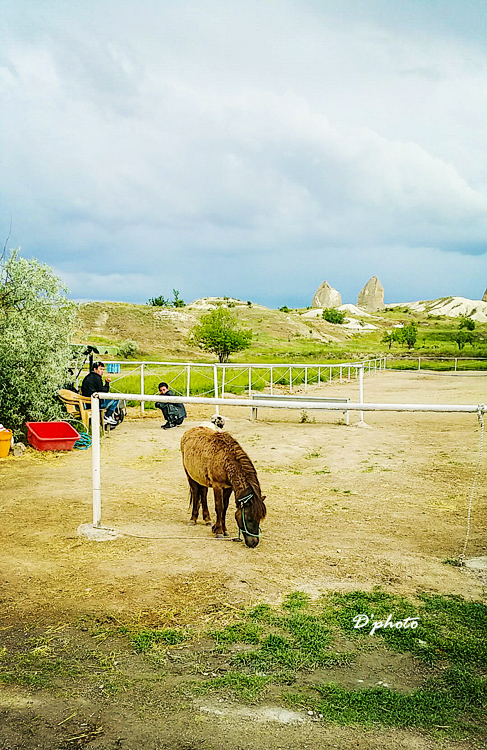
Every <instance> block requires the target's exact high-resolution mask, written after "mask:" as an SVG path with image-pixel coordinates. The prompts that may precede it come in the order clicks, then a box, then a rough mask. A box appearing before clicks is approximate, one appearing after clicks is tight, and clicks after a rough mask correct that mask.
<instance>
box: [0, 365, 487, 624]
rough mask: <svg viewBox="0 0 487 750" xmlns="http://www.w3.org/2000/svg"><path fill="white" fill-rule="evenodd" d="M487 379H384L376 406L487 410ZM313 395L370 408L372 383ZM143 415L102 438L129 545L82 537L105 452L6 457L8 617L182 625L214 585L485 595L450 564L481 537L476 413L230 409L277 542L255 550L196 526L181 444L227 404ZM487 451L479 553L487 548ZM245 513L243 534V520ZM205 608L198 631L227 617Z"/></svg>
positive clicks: (234, 591) (244, 598) (1, 472)
mask: <svg viewBox="0 0 487 750" xmlns="http://www.w3.org/2000/svg"><path fill="white" fill-rule="evenodd" d="M485 385H486V377H485V376H483V377H482V376H478V377H476V376H453V375H440V374H427V373H393V372H384V373H380V374H374V375H371V376H370V377H367V378H366V379H365V400H366V401H371V402H384V403H388V402H389V403H391V402H405V403H408V402H410V403H413V402H416V403H452V404H453V403H463V404H477V403H481V402H482V401H485V400H486V398H485V396H486V388H485ZM308 392H309V393H310V394H314V395H319V394H320V393H321V394H323V395H327V396H328V395H337V396H338V395H339V396H349V397H350V398H351V399H352V400H358V398H357V394H358V384H357V382H356V381H352V382H350V383H343V384H341V385H340V384H334V385H332V386H329V385H327V386H325V385H321V386H320V387H313V388H310V389H309V391H308ZM131 411H132V414H131V415H129V418H127V420H126V421H125V422H124V423H123V425H121V427H120V428H118V429H117V430H116V431H115V432H113V433H112V435H111V436H110V438H107V439H105V440H104V441H103V443H102V514H103V515H102V523H103V525H105V526H108V527H115V528H116V529H117V530H119V531H120V532H123V535H122V536H120V537H119V538H117V539H115V540H114V541H109V542H94V541H88V540H86V539H82V538H79V537H78V536H77V528H78V526H79V525H80V524H83V523H87V522H91V519H92V505H91V503H92V494H91V493H92V490H91V451H73V452H72V453H48V452H45V453H37V452H35V451H33V450H31V449H29V450H28V451H27V453H26V454H25V455H24V456H23V457H21V458H8V459H4V460H2V461H1V462H0V481H1V485H2V511H3V519H4V523H3V525H2V529H1V534H2V545H1V568H2V580H1V587H2V598H3V602H4V605H3V613H4V617H6V618H7V621H12V618H16V617H18V616H22V617H26V618H27V619H28V618H29V617H34V618H35V619H36V621H39V620H42V619H43V618H46V619H48V620H49V621H52V618H53V617H54V618H62V617H65V616H66V615H68V614H69V616H73V615H74V616H76V615H77V614H80V613H82V612H84V611H87V612H90V613H93V612H99V613H105V614H117V613H118V614H122V613H123V612H127V613H128V612H132V613H133V612H134V611H146V610H151V609H160V608H161V607H163V606H165V605H167V604H168V603H169V602H170V603H171V607H172V608H175V609H176V610H180V615H179V620H180V621H182V620H184V610H185V607H186V605H187V600H188V598H189V599H190V600H191V603H192V605H194V603H195V599H194V597H195V596H197V592H198V591H199V590H201V591H202V592H204V596H205V597H207V598H208V596H209V597H210V599H213V598H216V599H217V600H219V601H220V600H222V599H224V600H225V601H227V602H228V604H229V606H232V605H237V604H238V605H240V604H249V603H251V602H257V601H261V600H267V601H270V602H275V601H279V600H280V599H281V598H282V596H283V595H284V594H285V593H287V592H289V591H291V590H295V589H301V590H304V591H306V592H309V593H310V594H312V595H313V596H317V595H319V594H320V592H323V591H327V590H330V589H338V590H349V589H356V588H366V589H370V588H371V587H373V586H375V585H377V584H379V585H381V586H383V587H386V588H387V589H389V590H391V591H394V592H402V593H411V592H416V591H418V590H427V591H435V592H448V593H458V594H462V595H463V596H466V597H476V598H477V597H479V596H480V595H481V590H482V585H483V583H485V581H483V580H482V574H479V573H473V572H470V571H467V570H465V569H458V568H455V567H453V566H451V565H445V564H444V562H443V561H444V560H445V559H447V558H454V557H456V556H458V554H459V553H460V552H461V551H462V548H463V544H464V540H465V532H466V514H467V507H468V500H469V496H470V491H471V487H472V480H473V477H474V472H475V468H476V464H477V461H478V453H479V424H478V419H477V416H476V415H475V414H468V415H463V414H406V413H366V414H365V419H366V421H367V423H368V424H369V425H370V426H371V428H372V429H368V430H366V429H358V428H356V427H354V424H356V422H357V421H358V414H357V413H354V412H352V413H351V419H350V426H349V427H347V426H345V425H344V424H339V421H340V418H341V415H339V414H338V413H324V412H319V413H313V414H311V413H310V414H309V417H310V418H311V419H314V420H316V421H315V422H306V423H300V418H301V412H299V411H288V410H285V411H281V410H275V409H274V410H271V409H265V410H259V420H258V421H257V422H251V421H250V420H249V412H250V410H247V409H246V408H245V409H243V408H242V409H238V408H237V407H233V408H232V407H230V406H229V407H228V408H222V410H221V411H222V413H223V414H225V415H227V416H229V417H230V421H229V422H228V430H229V431H230V432H231V433H232V434H233V435H234V436H235V437H236V438H237V439H238V440H239V441H240V442H241V444H242V446H243V447H244V448H245V449H246V450H247V452H248V453H249V455H250V456H251V458H252V460H253V461H254V463H255V466H256V468H257V471H258V474H259V477H260V481H261V486H262V489H263V492H264V494H265V495H266V496H267V500H266V504H267V509H268V515H267V518H266V520H265V523H264V537H263V539H262V541H261V542H260V544H259V546H258V547H257V548H256V549H255V550H250V549H248V548H247V547H245V545H243V544H237V543H234V542H231V541H218V540H215V539H213V537H212V534H211V531H210V529H209V528H208V527H206V526H204V525H203V524H202V523H200V524H198V526H196V527H188V525H187V524H188V520H189V506H188V499H189V495H188V486H187V482H186V478H185V475H184V472H183V469H182V465H181V457H180V451H179V441H180V438H181V434H182V432H183V431H184V429H187V428H188V427H190V426H192V425H194V424H197V423H198V422H199V421H201V419H202V418H203V417H205V416H206V417H208V416H209V415H210V414H211V411H212V410H211V411H210V410H208V409H207V408H206V407H204V408H203V407H201V408H200V407H195V406H190V407H189V408H188V413H189V417H188V419H187V420H186V422H185V424H184V425H183V426H182V427H180V428H177V429H174V430H167V431H165V430H161V429H160V415H159V412H157V413H154V412H149V413H147V412H146V417H145V418H141V417H140V416H139V411H138V410H137V409H133V410H131ZM486 453H487V449H486V451H484V456H483V467H482V472H481V475H480V478H479V481H478V483H477V489H476V492H475V497H474V502H473V512H472V523H471V532H470V541H469V544H468V549H467V557H479V556H483V555H486V545H487V541H486V539H485V534H484V530H485V528H486V526H487V523H486V522H487V512H486V486H485V482H484V481H483V477H484V476H485V463H486ZM230 503H231V504H230V510H231V508H232V505H233V499H232V500H231V501H230ZM210 508H211V505H210ZM229 519H230V524H229V530H230V532H231V533H233V532H236V525H235V521H234V519H233V511H232V512H231V513H230V514H229ZM202 595H203V594H202ZM202 605H203V602H202ZM210 609H211V608H210ZM190 610H191V620H192V622H194V619H195V618H196V620H198V618H201V619H202V620H204V619H205V618H207V617H209V616H210V615H211V611H210V612H208V608H207V607H205V606H202V607H201V611H200V612H198V608H197V607H196V609H195V607H194V606H191V608H190ZM188 616H189V615H188Z"/></svg>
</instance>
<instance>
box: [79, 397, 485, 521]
mask: <svg viewBox="0 0 487 750" xmlns="http://www.w3.org/2000/svg"><path fill="white" fill-rule="evenodd" d="M106 395H107V394H106V393H94V394H93V395H92V397H91V425H92V427H91V432H92V477H93V527H94V528H95V529H100V528H101V470H100V464H101V441H100V398H102V399H103V398H106ZM110 397H111V398H114V399H117V400H124V401H141V402H142V400H145V401H152V402H154V403H155V402H156V401H161V397H160V396H146V395H145V394H144V395H141V394H139V393H110ZM360 397H361V398H362V393H361V394H360ZM164 401H165V402H168V403H173V404H207V405H213V406H215V407H218V406H244V407H247V408H248V407H249V406H253V407H261V408H265V409H301V410H303V409H305V410H306V411H307V410H309V409H321V410H325V411H343V403H335V404H333V403H323V402H313V401H309V402H303V401H299V402H298V401H294V402H293V401H273V402H269V401H265V400H259V399H252V400H250V399H241V398H240V399H224V398H202V397H198V396H164ZM347 409H348V410H350V411H358V412H361V413H362V412H364V411H398V412H437V413H438V412H440V413H452V414H455V413H462V414H478V416H479V417H481V416H482V415H483V414H485V412H486V411H487V407H486V406H485V405H484V404H369V403H363V402H359V403H348V404H347Z"/></svg>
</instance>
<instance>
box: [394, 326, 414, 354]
mask: <svg viewBox="0 0 487 750" xmlns="http://www.w3.org/2000/svg"><path fill="white" fill-rule="evenodd" d="M394 336H395V339H396V341H398V342H399V343H400V344H404V345H405V346H407V347H408V348H409V349H413V348H414V345H415V343H416V339H417V338H418V326H417V325H416V323H415V322H414V320H413V321H411V323H409V325H407V326H404V328H398V329H397V331H395V332H394Z"/></svg>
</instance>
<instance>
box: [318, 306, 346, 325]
mask: <svg viewBox="0 0 487 750" xmlns="http://www.w3.org/2000/svg"><path fill="white" fill-rule="evenodd" d="M323 320H327V321H328V323H335V324H338V325H341V324H342V323H343V321H344V320H345V313H344V312H342V311H341V310H335V308H334V307H325V309H324V310H323Z"/></svg>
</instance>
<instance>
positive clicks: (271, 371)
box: [108, 357, 386, 412]
mask: <svg viewBox="0 0 487 750" xmlns="http://www.w3.org/2000/svg"><path fill="white" fill-rule="evenodd" d="M108 364H110V365H120V367H121V368H122V366H123V367H127V365H128V366H129V367H130V368H131V369H129V370H128V371H127V370H125V369H123V370H121V372H119V373H114V375H115V377H112V379H111V384H110V393H112V394H113V393H114V392H116V391H117V385H116V384H117V382H118V381H123V380H124V379H125V378H127V377H130V376H131V375H135V374H138V375H139V377H140V386H139V388H140V390H139V393H138V394H137V395H146V394H148V393H149V392H150V390H151V386H150V384H149V382H148V379H149V378H152V380H151V382H152V383H153V382H154V381H153V378H154V376H155V377H156V378H158V379H159V380H165V382H167V383H168V385H169V386H170V387H172V386H173V384H174V383H176V382H177V383H178V385H177V388H176V389H177V390H178V391H179V392H180V393H185V394H186V396H187V397H189V396H190V395H191V390H192V388H191V386H192V383H194V376H195V375H196V374H198V376H199V379H200V383H199V387H198V392H199V395H201V396H210V395H212V396H213V397H214V398H220V397H221V398H225V392H227V393H228V392H235V391H238V392H239V393H248V394H249V396H250V395H251V394H252V389H253V388H254V389H255V390H261V389H262V383H263V382H264V384H265V385H264V387H268V388H269V389H270V393H271V395H273V393H274V388H275V386H277V385H288V386H289V390H290V392H291V393H292V392H293V388H295V387H297V386H303V387H304V392H305V393H306V392H307V390H308V386H309V385H311V384H312V383H327V382H330V383H331V382H332V381H333V380H338V381H339V382H340V383H343V382H350V380H351V379H357V378H359V377H360V372H362V373H366V374H370V373H376V372H378V371H379V372H380V371H381V370H385V368H386V357H375V358H372V359H366V360H363V361H357V362H339V363H336V364H333V363H330V362H329V363H326V364H309V363H304V364H299V363H293V364H287V363H283V364H282V365H281V364H272V365H270V364H254V363H249V364H234V363H225V364H222V363H215V364H208V363H200V362H149V361H144V362H127V361H121V360H120V361H115V362H109V363H108ZM164 371H165V372H164ZM202 378H203V383H205V384H206V385H203V387H204V388H206V386H207V389H206V390H204V391H203V392H201V390H200V388H201V379H202ZM237 381H239V382H237ZM152 389H154V388H153V385H152ZM131 400H132V401H134V400H135V399H131ZM137 400H139V401H140V408H141V411H142V412H144V404H145V403H146V402H149V401H151V399H150V398H144V399H143V400H140V399H137Z"/></svg>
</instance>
